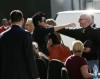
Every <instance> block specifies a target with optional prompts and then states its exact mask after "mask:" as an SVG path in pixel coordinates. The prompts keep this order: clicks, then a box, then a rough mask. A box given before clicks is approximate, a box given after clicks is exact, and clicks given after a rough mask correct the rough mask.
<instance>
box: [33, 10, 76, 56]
mask: <svg viewBox="0 0 100 79" xmlns="http://www.w3.org/2000/svg"><path fill="white" fill-rule="evenodd" d="M32 19H33V23H34V27H35V28H34V33H33V37H34V39H33V41H35V42H37V43H38V45H39V48H40V49H39V50H40V51H41V52H43V53H44V54H45V55H47V56H48V55H49V53H48V50H47V39H46V36H47V35H48V34H49V33H52V32H54V31H58V30H60V29H63V28H65V27H72V26H75V24H74V23H70V24H65V25H61V26H54V27H49V28H48V24H47V23H46V19H45V14H44V13H42V12H38V13H36V14H35V15H34V16H33V17H32Z"/></svg>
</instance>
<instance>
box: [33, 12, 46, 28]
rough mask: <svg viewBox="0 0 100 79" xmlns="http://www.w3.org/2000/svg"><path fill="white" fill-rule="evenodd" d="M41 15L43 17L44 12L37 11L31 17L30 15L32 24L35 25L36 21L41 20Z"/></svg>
mask: <svg viewBox="0 0 100 79" xmlns="http://www.w3.org/2000/svg"><path fill="white" fill-rule="evenodd" d="M42 17H45V13H42V12H37V13H36V14H35V15H34V16H33V17H32V21H33V24H34V26H35V27H36V26H37V25H38V21H40V22H41V21H42Z"/></svg>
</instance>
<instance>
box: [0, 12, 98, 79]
mask: <svg viewBox="0 0 100 79" xmlns="http://www.w3.org/2000/svg"><path fill="white" fill-rule="evenodd" d="M9 19H10V21H9V22H8V21H7V19H6V18H4V19H3V20H2V26H1V27H0V78H1V79H42V78H41V76H40V72H39V71H38V66H37V61H36V60H37V59H43V60H44V61H45V62H46V64H47V66H48V64H49V61H50V60H52V59H57V60H60V61H61V62H62V63H63V64H64V65H65V67H66V69H67V70H68V76H69V79H88V78H89V79H93V77H94V75H93V66H94V64H97V66H98V69H100V61H99V60H100V37H99V34H100V29H99V28H96V24H95V23H94V16H93V15H90V14H81V15H80V18H79V24H80V27H81V28H79V29H67V27H73V26H76V25H75V23H69V24H67V23H66V24H65V25H57V24H56V22H55V20H54V19H51V18H50V19H46V17H45V13H42V12H37V13H36V14H34V15H33V16H32V17H31V18H27V20H26V22H24V18H23V13H22V12H21V11H20V10H13V11H11V13H10V18H9ZM23 26H24V28H23ZM60 34H63V35H65V36H70V37H73V38H75V39H76V40H75V41H74V42H73V45H72V50H70V48H69V47H68V46H65V45H64V43H63V40H62V38H61V36H60ZM66 41H69V40H67V39H66ZM47 68H48V67H47ZM47 70H48V69H47ZM47 73H48V72H47ZM42 74H43V73H42ZM46 76H47V75H46Z"/></svg>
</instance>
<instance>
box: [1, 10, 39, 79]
mask: <svg viewBox="0 0 100 79" xmlns="http://www.w3.org/2000/svg"><path fill="white" fill-rule="evenodd" d="M10 19H11V22H12V26H11V28H10V29H8V30H7V31H5V32H2V33H1V35H0V36H1V37H0V79H40V78H39V75H38V71H37V65H36V61H35V57H34V53H33V49H32V48H33V47H32V38H31V34H30V33H29V32H26V31H25V30H24V29H22V25H23V23H24V18H23V13H22V12H21V11H20V10H13V11H12V12H11V13H10Z"/></svg>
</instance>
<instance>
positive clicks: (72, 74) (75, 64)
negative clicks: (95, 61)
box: [65, 55, 87, 79]
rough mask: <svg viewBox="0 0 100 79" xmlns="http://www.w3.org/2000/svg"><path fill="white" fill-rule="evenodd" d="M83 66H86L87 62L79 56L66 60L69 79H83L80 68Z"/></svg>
mask: <svg viewBox="0 0 100 79" xmlns="http://www.w3.org/2000/svg"><path fill="white" fill-rule="evenodd" d="M83 65H87V61H86V60H85V59H84V58H83V57H80V56H73V55H71V56H70V57H68V58H67V60H66V62H65V66H66V68H67V70H68V75H69V79H84V78H83V76H82V74H81V71H80V68H81V67H82V66H83Z"/></svg>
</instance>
